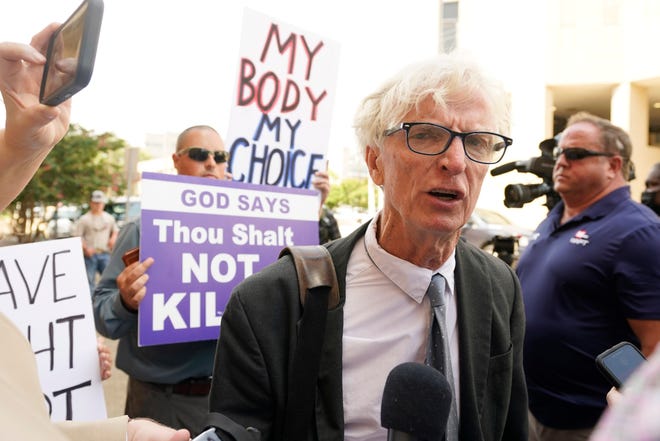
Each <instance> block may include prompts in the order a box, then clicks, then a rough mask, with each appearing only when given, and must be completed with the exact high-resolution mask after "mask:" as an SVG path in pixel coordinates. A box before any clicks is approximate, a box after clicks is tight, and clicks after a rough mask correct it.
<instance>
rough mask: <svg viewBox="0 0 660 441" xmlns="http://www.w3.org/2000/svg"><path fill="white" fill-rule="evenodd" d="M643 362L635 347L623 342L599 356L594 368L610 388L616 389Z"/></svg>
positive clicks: (642, 357) (643, 359)
mask: <svg viewBox="0 0 660 441" xmlns="http://www.w3.org/2000/svg"><path fill="white" fill-rule="evenodd" d="M645 360H646V358H645V357H644V355H643V354H642V353H641V352H639V349H637V348H636V347H635V345H633V344H632V343H629V342H627V341H623V342H621V343H618V344H616V345H614V346H612V347H611V348H609V349H608V350H606V351H604V352H603V353H601V354H599V355H598V356H597V357H596V366H597V367H598V370H600V372H601V373H602V374H603V375H604V376H605V378H607V379H608V381H609V382H610V383H611V384H612V386H614V387H616V388H617V389H618V388H620V387H621V385H623V383H625V382H626V380H627V379H628V377H630V375H631V374H632V373H633V372H634V371H635V370H636V369H637V368H638V367H639V365H641V364H642V363H643V362H644V361H645Z"/></svg>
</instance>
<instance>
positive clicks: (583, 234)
mask: <svg viewBox="0 0 660 441" xmlns="http://www.w3.org/2000/svg"><path fill="white" fill-rule="evenodd" d="M570 242H571V243H572V244H575V245H582V246H586V245H589V234H587V231H586V230H578V231H577V232H576V233H575V236H573V237H571V240H570Z"/></svg>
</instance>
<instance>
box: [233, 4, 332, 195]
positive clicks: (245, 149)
mask: <svg viewBox="0 0 660 441" xmlns="http://www.w3.org/2000/svg"><path fill="white" fill-rule="evenodd" d="M338 63H339V45H338V44H337V43H334V42H332V41H330V40H328V39H324V38H321V37H320V36H318V35H315V34H313V33H311V32H307V31H304V30H301V29H299V28H296V27H294V26H291V25H288V24H285V23H282V22H279V21H276V20H274V19H272V18H269V17H267V16H265V15H263V14H260V13H258V12H256V11H253V10H251V9H247V8H246V9H245V12H244V18H243V32H242V37H241V49H240V61H239V68H238V79H237V82H236V87H237V88H236V93H235V101H234V103H233V107H232V109H231V117H230V124H229V133H228V136H227V145H228V146H229V153H230V160H229V171H230V172H231V173H232V174H233V177H234V180H236V181H241V182H251V183H254V184H268V185H277V186H282V187H289V188H309V187H310V183H311V178H312V176H313V174H314V171H315V170H325V169H326V162H327V160H326V158H327V152H328V140H329V134H330V122H331V117H332V107H333V103H334V100H335V87H336V82H337V66H338Z"/></svg>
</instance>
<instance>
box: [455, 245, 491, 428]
mask: <svg viewBox="0 0 660 441" xmlns="http://www.w3.org/2000/svg"><path fill="white" fill-rule="evenodd" d="M480 267H481V265H479V262H478V260H477V256H475V255H474V254H473V253H471V251H470V250H468V249H467V247H466V246H465V244H464V243H463V242H462V241H459V242H458V245H457V247H456V273H455V274H456V280H455V284H456V296H457V307H458V326H459V339H460V341H461V343H460V345H459V347H460V363H461V366H460V376H461V432H462V435H463V434H464V433H465V432H464V430H468V431H471V429H470V428H469V426H470V425H471V426H475V427H476V426H478V425H477V424H472V423H475V421H469V419H468V416H469V415H478V414H479V409H481V405H482V402H483V398H484V397H483V393H484V391H485V390H486V384H485V383H486V379H487V377H488V363H489V359H490V340H491V305H492V289H493V287H492V286H491V280H490V278H488V277H485V276H484V274H483V273H481V272H479V268H480ZM467 305H470V307H469V308H468V307H467ZM473 397H474V399H473ZM468 438H469V437H468Z"/></svg>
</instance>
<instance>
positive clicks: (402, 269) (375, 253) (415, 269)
mask: <svg viewBox="0 0 660 441" xmlns="http://www.w3.org/2000/svg"><path fill="white" fill-rule="evenodd" d="M380 215H381V213H380V212H378V213H377V214H376V216H374V218H373V219H372V220H371V223H370V224H369V228H367V231H366V233H365V235H364V244H365V247H366V251H367V254H368V255H369V258H370V259H371V261H372V262H373V264H374V265H375V266H376V267H377V268H378V269H379V270H380V272H382V273H383V275H384V276H385V277H387V278H388V279H390V280H391V281H392V283H394V284H395V285H396V286H398V287H399V288H400V289H401V290H402V291H403V292H405V293H406V294H408V296H410V298H412V299H413V300H415V301H416V302H417V303H421V302H422V300H423V299H424V295H425V294H426V290H427V289H428V287H429V284H430V283H431V278H432V277H433V275H434V274H436V273H440V274H442V276H443V277H444V278H445V280H446V281H447V285H446V288H445V296H449V298H447V299H446V300H450V299H451V297H452V295H453V293H454V269H455V268H456V249H454V251H453V252H452V254H451V256H450V257H449V259H447V260H446V261H445V262H444V263H443V264H442V265H441V266H440V268H437V269H435V270H433V271H432V270H430V269H428V268H422V267H419V266H417V265H414V264H412V263H410V262H408V261H407V260H403V259H400V258H399V257H396V256H394V255H392V254H390V253H388V252H387V251H385V250H384V249H383V248H382V247H381V246H380V245H379V244H378V239H377V238H376V231H377V228H378V219H379V218H380ZM452 303H453V302H452Z"/></svg>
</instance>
